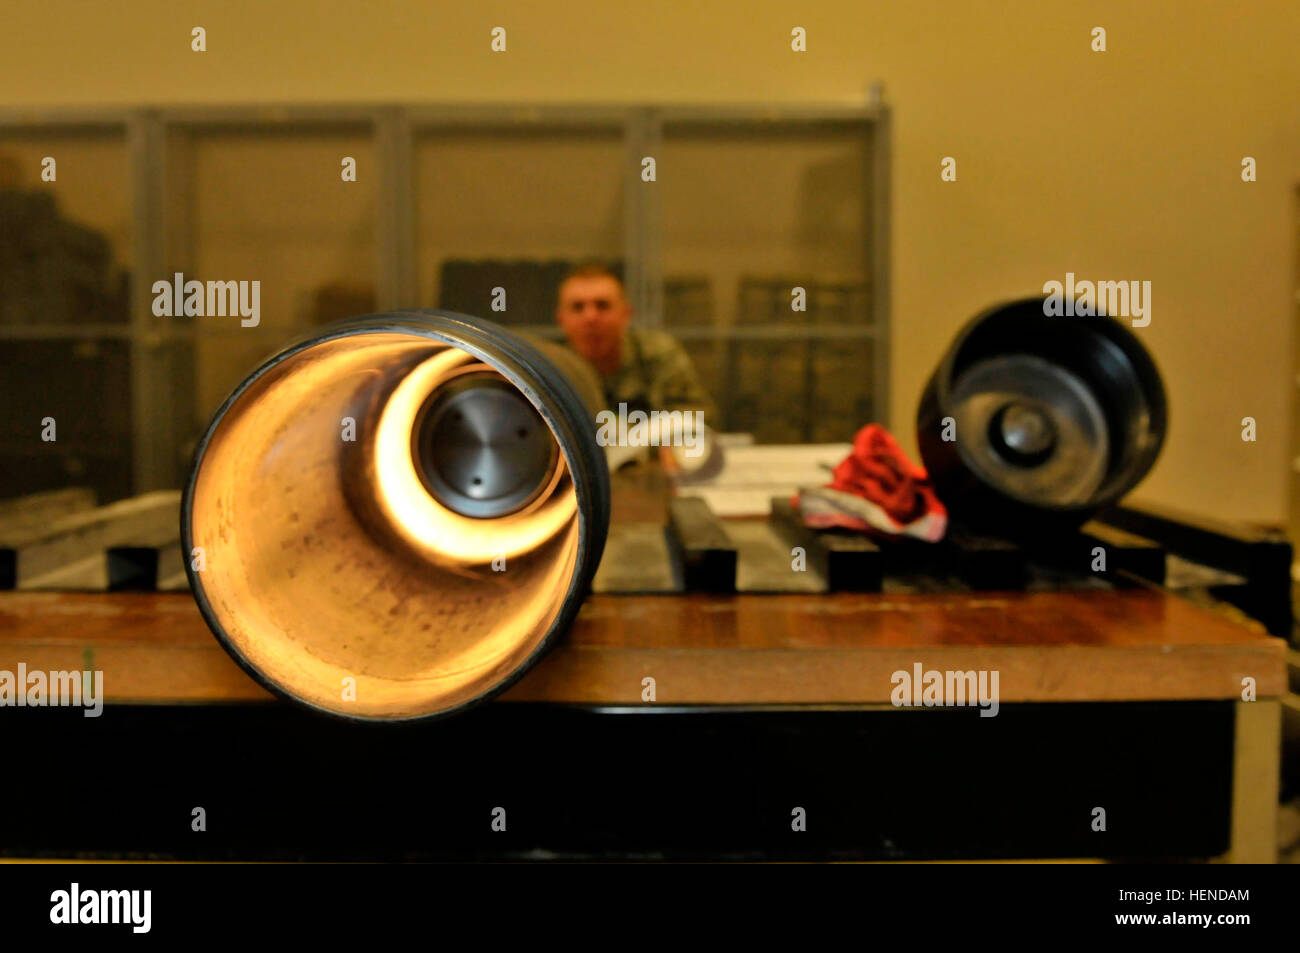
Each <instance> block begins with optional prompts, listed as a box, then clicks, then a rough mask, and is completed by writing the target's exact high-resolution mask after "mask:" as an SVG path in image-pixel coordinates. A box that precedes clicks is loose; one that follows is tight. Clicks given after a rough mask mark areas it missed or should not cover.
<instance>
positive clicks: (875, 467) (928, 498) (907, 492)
mask: <svg viewBox="0 0 1300 953" xmlns="http://www.w3.org/2000/svg"><path fill="white" fill-rule="evenodd" d="M831 475H832V477H833V479H832V480H831V482H830V483H829V484H828V485H829V486H830V488H831V489H833V490H842V491H843V492H845V493H853V494H855V495H857V496H862V497H866V498H867V499H868V500H871V502H873V503H875V504H876V505H877V506H879V507H880V508H881V509H882V510H884V511H885V512H886V513H888V514H889V515H890V516H891V517H892V518H893V520H894V522H896V523H900V524H903V525H906V524H908V523H911V522H914V521H916V520H918V519H920V518H921V517H922V516H924V515H925V514H926V513H929V512H932V511H934V510H936V509H937V510H940V511H942V510H943V504H942V503H940V502H939V498H938V497H937V496H935V495H934V490H933V489H932V488H931V486H930V477H929V474H927V473H926V472H925V467H920V466H917V465H916V464H914V463H913V462H912V461H911V460H909V459H907V456H906V455H905V454H904V453H903V448H902V447H900V446H899V445H898V441H896V440H895V439H894V438H893V437H892V436H891V435H890V433H889V431H888V430H886V429H885V428H884V427H882V426H880V425H879V424H867V425H866V426H865V427H863V428H862V429H861V430H859V431H858V435H857V436H856V437H854V438H853V452H852V453H850V454H849V455H848V456H847V457H845V458H844V459H843V460H842V461H841V462H840V464H839V465H838V466H837V467H836V468H835V469H834V471H833V472H832V474H831Z"/></svg>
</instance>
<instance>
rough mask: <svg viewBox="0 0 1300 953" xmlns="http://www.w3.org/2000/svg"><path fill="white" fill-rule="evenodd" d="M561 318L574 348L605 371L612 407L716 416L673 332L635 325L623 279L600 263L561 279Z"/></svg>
mask: <svg viewBox="0 0 1300 953" xmlns="http://www.w3.org/2000/svg"><path fill="white" fill-rule="evenodd" d="M555 317H556V320H557V321H559V323H560V327H561V328H563V329H564V334H565V336H566V337H567V338H568V342H569V347H571V348H572V349H573V350H574V351H576V352H578V354H580V355H582V356H583V357H584V358H586V360H587V362H588V363H589V364H591V365H592V367H594V368H595V369H596V372H597V373H598V374H599V375H600V379H601V384H602V386H603V387H604V391H605V401H606V406H607V407H608V409H610V410H615V411H616V410H617V409H618V405H619V404H620V403H624V404H626V405H627V410H628V411H629V412H631V411H633V410H641V411H644V412H646V413H649V412H650V411H652V410H660V411H673V410H680V411H690V410H698V411H702V412H703V413H704V421H705V423H706V424H707V423H711V422H713V421H714V420H715V419H716V410H715V408H714V405H713V400H712V399H711V398H710V397H709V395H708V392H707V391H705V389H704V387H703V386H702V385H701V384H700V380H699V377H698V376H697V375H696V373H695V367H694V366H693V365H692V364H691V359H690V358H689V357H688V356H687V354H686V351H685V350H684V349H683V348H682V346H681V345H680V344H679V343H677V341H676V340H675V339H674V338H673V337H672V335H670V334H668V333H666V332H664V331H658V330H655V329H653V328H640V327H632V326H630V321H631V318H632V306H631V305H630V304H629V303H628V300H627V296H626V294H625V293H624V290H623V283H622V282H621V281H620V280H619V278H618V276H617V275H615V274H614V273H613V272H612V271H610V270H609V269H608V268H606V267H605V266H604V265H600V264H594V263H592V264H585V265H579V266H578V267H577V268H574V269H573V270H572V271H570V272H569V274H568V275H567V276H565V279H564V281H562V282H561V283H560V290H559V295H558V301H557V303H556V308H555Z"/></svg>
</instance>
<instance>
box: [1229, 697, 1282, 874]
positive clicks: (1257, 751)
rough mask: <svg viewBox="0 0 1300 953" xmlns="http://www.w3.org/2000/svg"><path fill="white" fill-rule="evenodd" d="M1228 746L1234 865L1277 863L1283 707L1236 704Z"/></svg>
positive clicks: (1267, 702) (1264, 701) (1265, 702)
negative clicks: (1230, 760)
mask: <svg viewBox="0 0 1300 953" xmlns="http://www.w3.org/2000/svg"><path fill="white" fill-rule="evenodd" d="M1234 707H1235V708H1236V715H1237V718H1236V729H1235V731H1234V736H1233V744H1232V833H1231V835H1230V836H1231V841H1230V845H1229V848H1228V860H1229V861H1230V862H1232V863H1234V864H1275V863H1277V793H1278V784H1279V783H1280V779H1281V751H1282V703H1281V702H1280V701H1278V700H1277V699H1276V698H1261V699H1259V700H1258V701H1253V702H1237V703H1236V705H1235V706H1234Z"/></svg>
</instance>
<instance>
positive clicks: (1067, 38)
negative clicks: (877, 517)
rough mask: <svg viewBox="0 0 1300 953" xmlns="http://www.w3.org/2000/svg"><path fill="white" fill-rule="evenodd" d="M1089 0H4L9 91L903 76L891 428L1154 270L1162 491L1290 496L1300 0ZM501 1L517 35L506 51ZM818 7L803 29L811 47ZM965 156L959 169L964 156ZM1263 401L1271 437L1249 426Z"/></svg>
mask: <svg viewBox="0 0 1300 953" xmlns="http://www.w3.org/2000/svg"><path fill="white" fill-rule="evenodd" d="M1084 7H1085V5H1082V4H1076V3H1064V2H1042V0H1039V2H998V3H923V2H909V3H892V4H867V3H862V2H860V0H844V2H834V3H821V4H817V3H811V4H798V5H792V4H787V3H775V2H758V0H749V2H746V3H738V2H718V0H693V2H689V3H688V2H680V3H675V2H665V0H655V2H650V3H644V4H641V5H636V6H634V5H632V4H622V3H609V2H586V0H583V2H569V3H564V4H541V3H535V2H495V3H491V4H480V3H470V2H458V3H455V4H445V3H438V2H431V0H413V2H407V0H402V2H395V0H388V2H384V3H366V4H361V3H352V2H348V3H336V4H318V3H310V2H305V0H279V2H276V3H273V4H272V3H265V2H260V0H258V2H252V0H250V2H244V3H231V2H226V3H220V4H218V3H211V4H203V3H198V4H185V5H182V4H176V3H170V2H164V0H147V2H146V0H133V2H131V3H128V4H107V3H97V2H83V3H71V2H63V3H59V2H45V3H41V4H27V3H21V4H20V3H17V2H16V0H5V10H4V12H3V20H4V29H3V30H0V103H2V104H4V105H33V106H35V105H77V106H83V105H94V104H100V103H105V104H107V103H112V104H138V103H187V102H188V103H200V102H250V101H292V102H307V101H327V102H338V101H380V100H395V99H396V100H409V101H429V100H433V101H440V100H446V101H469V100H505V101H528V100H546V101H556V100H569V101H587V102H590V101H613V102H617V101H631V100H637V101H650V102H653V101H681V102H687V101H694V102H702V101H734V102H756V101H757V102H762V101H785V102H789V101H800V100H822V101H825V100H839V101H845V100H854V99H857V98H859V97H860V96H861V95H862V93H863V90H864V89H865V87H866V86H867V84H868V83H869V82H870V81H871V80H874V79H881V80H883V81H884V82H885V84H886V88H887V98H888V100H889V101H890V102H891V103H892V105H893V106H894V107H895V109H896V114H895V115H896V123H895V130H894V132H895V138H894V157H893V158H894V183H895V189H894V199H893V236H892V237H893V258H894V261H893V314H894V358H893V372H894V378H893V399H894V404H895V413H894V419H893V421H892V425H893V426H894V428H895V429H897V430H898V431H899V432H900V434H901V435H902V436H903V437H904V439H905V440H909V441H910V430H911V423H910V420H911V413H912V410H913V408H914V406H915V401H916V396H917V394H918V392H919V389H920V387H921V385H922V382H923V381H924V379H925V377H926V376H927V374H928V373H929V371H930V369H931V367H932V365H933V363H934V362H935V361H936V360H937V358H938V356H939V354H940V353H941V352H942V350H943V349H944V347H945V346H946V344H947V341H948V339H949V337H950V336H951V334H952V333H953V331H954V330H955V329H956V328H957V326H958V325H959V324H960V323H961V322H962V321H963V320H964V319H965V318H966V317H967V316H968V315H970V314H972V313H973V312H975V311H976V310H978V309H979V308H980V307H982V306H984V305H986V304H988V303H990V302H991V301H993V300H995V299H998V298H1000V297H1004V296H1008V295H1013V294H1020V293H1026V292H1034V291H1036V290H1037V289H1039V288H1040V287H1041V285H1042V283H1043V282H1044V281H1046V280H1048V279H1051V278H1060V277H1061V276H1063V274H1064V273H1065V272H1066V271H1067V270H1069V271H1074V272H1075V273H1076V274H1078V275H1079V276H1080V277H1081V278H1105V279H1126V278H1132V279H1143V280H1150V281H1151V282H1152V283H1153V293H1152V297H1153V321H1152V323H1151V326H1150V327H1149V328H1146V329H1145V330H1143V331H1141V332H1140V333H1142V335H1143V339H1144V340H1145V341H1147V342H1148V344H1149V346H1150V348H1151V349H1152V351H1153V352H1154V353H1155V355H1156V357H1157V359H1158V360H1159V362H1160V364H1161V366H1162V368H1163V370H1164V372H1165V376H1166V380H1167V382H1168V387H1169V390H1170V394H1171V398H1172V413H1173V421H1172V425H1173V431H1172V434H1171V438H1170V442H1169V445H1168V448H1167V450H1166V452H1165V454H1164V457H1163V458H1162V460H1161V463H1160V464H1159V467H1158V468H1157V470H1156V471H1155V473H1154V474H1153V475H1152V477H1151V478H1150V479H1149V480H1148V482H1147V483H1146V484H1145V485H1144V487H1143V489H1142V493H1141V495H1142V496H1144V497H1146V498H1149V499H1154V500H1160V501H1164V502H1168V503H1173V504H1178V505H1183V506H1187V507H1192V508H1196V509H1200V510H1204V511H1217V512H1221V513H1224V514H1226V515H1229V516H1235V517H1248V518H1260V519H1281V518H1282V517H1283V515H1284V512H1285V505H1286V503H1285V492H1286V490H1285V487H1286V474H1287V466H1288V464H1289V460H1288V433H1289V421H1288V413H1289V411H1288V406H1289V399H1288V398H1289V388H1290V387H1291V386H1293V385H1292V366H1291V347H1292V339H1291V330H1290V329H1291V321H1292V315H1293V307H1294V288H1295V275H1294V262H1295V259H1296V253H1295V247H1294V242H1295V237H1294V234H1293V231H1294V228H1293V227H1294V222H1295V210H1294V205H1293V203H1294V197H1293V193H1292V189H1293V188H1294V186H1295V183H1296V182H1297V180H1298V179H1300V55H1298V52H1297V43H1296V37H1297V36H1300V4H1297V3H1295V2H1294V0H1259V2H1253V3H1250V4H1243V3H1233V2H1229V0H1223V2H1191V0H1179V2H1144V3H1131V2H1118V3H1089V4H1087V5H1086V7H1087V8H1088V9H1087V10H1085V9H1084ZM195 25H202V26H204V27H205V28H206V29H207V31H208V45H209V52H207V53H205V54H202V55H200V54H194V53H191V52H190V51H189V31H190V28H191V27H193V26H195ZM496 25H502V26H505V27H506V28H507V29H508V31H509V33H508V37H509V52H508V53H507V54H506V55H504V56H501V55H493V54H491V53H489V51H488V30H489V29H490V28H491V27H492V26H496ZM796 25H798V26H802V27H805V28H806V29H807V31H808V46H809V51H808V52H807V53H806V54H802V55H796V54H793V53H791V52H790V49H789V32H790V28H791V27H792V26H796ZM1094 26H1104V27H1105V28H1106V29H1107V31H1108V40H1109V51H1108V52H1106V53H1104V54H1094V53H1092V52H1091V51H1090V50H1089V31H1090V29H1091V28H1092V27H1094ZM945 155H952V156H955V157H956V158H957V161H958V181H957V182H956V183H949V184H944V183H941V182H940V181H939V174H938V173H939V159H940V157H942V156H945ZM1244 155H1252V156H1254V157H1256V159H1257V160H1258V162H1259V181H1258V182H1257V183H1255V184H1250V185H1247V184H1244V183H1242V182H1241V181H1240V177H1239V164H1240V161H1241V157H1242V156H1244ZM1247 415H1249V416H1253V417H1255V418H1256V419H1257V421H1258V422H1259V441H1258V443H1256V444H1243V443H1242V441H1241V440H1240V436H1239V429H1240V428H1239V421H1240V419H1241V418H1242V417H1243V416H1247Z"/></svg>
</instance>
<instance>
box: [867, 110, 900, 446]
mask: <svg viewBox="0 0 1300 953" xmlns="http://www.w3.org/2000/svg"><path fill="white" fill-rule="evenodd" d="M870 153H871V173H870V174H871V201H870V203H869V205H868V209H867V215H868V229H869V233H868V234H870V236H871V243H870V249H869V252H868V254H869V264H868V274H870V276H871V310H872V326H873V329H874V331H875V336H874V338H873V342H874V343H873V345H872V351H873V356H874V358H875V368H874V370H875V374H874V382H873V384H874V387H875V392H876V393H875V400H874V406H873V408H872V414H873V416H874V417H875V419H876V420H877V421H879V422H880V423H881V424H883V425H885V426H889V427H892V428H893V429H894V430H895V431H898V430H899V428H900V427H902V426H903V424H904V423H905V422H904V421H894V420H890V417H889V407H890V392H889V385H890V380H889V368H890V345H889V337H890V335H889V332H890V323H891V322H890V313H889V312H890V307H889V306H890V301H889V211H890V209H889V202H890V185H889V156H890V115H889V108H888V107H887V106H884V105H882V106H881V107H880V117H879V119H877V120H876V121H875V122H874V123H872V124H871V150H870Z"/></svg>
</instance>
